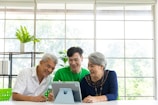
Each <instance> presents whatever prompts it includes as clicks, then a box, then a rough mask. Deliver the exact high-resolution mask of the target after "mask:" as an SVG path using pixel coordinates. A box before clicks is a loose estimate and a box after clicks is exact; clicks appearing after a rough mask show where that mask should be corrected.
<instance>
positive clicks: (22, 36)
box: [16, 26, 40, 52]
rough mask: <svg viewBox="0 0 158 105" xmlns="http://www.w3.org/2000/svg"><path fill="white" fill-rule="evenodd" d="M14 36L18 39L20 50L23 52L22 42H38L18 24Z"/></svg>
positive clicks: (38, 40)
mask: <svg viewBox="0 0 158 105" xmlns="http://www.w3.org/2000/svg"><path fill="white" fill-rule="evenodd" d="M16 38H17V39H18V40H19V41H20V51H21V52H24V44H25V43H28V42H31V41H32V42H34V43H36V42H40V39H37V38H36V37H35V36H34V35H30V33H29V32H28V30H27V28H26V27H25V26H20V28H19V29H17V31H16Z"/></svg>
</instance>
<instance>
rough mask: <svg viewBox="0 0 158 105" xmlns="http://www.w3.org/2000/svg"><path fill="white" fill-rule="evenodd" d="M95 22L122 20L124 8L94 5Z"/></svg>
mask: <svg viewBox="0 0 158 105" xmlns="http://www.w3.org/2000/svg"><path fill="white" fill-rule="evenodd" d="M96 6H97V7H96V20H124V7H123V6H118V5H102V4H100V5H99V4H98V5H96Z"/></svg>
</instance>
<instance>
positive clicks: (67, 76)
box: [53, 66, 89, 82]
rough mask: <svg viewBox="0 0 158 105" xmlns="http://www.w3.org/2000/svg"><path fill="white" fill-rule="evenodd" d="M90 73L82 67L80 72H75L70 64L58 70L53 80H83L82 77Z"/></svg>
mask: <svg viewBox="0 0 158 105" xmlns="http://www.w3.org/2000/svg"><path fill="white" fill-rule="evenodd" d="M87 74H89V71H88V70H87V69H85V68H81V71H80V72H79V73H73V72H72V71H71V69H70V66H67V67H64V68H61V69H59V70H57V71H56V73H55V75H54V79H53V81H79V82H80V81H81V80H82V78H83V77H84V76H85V75H87Z"/></svg>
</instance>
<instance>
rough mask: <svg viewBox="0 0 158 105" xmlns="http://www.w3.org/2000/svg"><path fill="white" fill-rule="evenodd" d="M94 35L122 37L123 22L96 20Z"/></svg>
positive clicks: (110, 37) (109, 37)
mask: <svg viewBox="0 0 158 105" xmlns="http://www.w3.org/2000/svg"><path fill="white" fill-rule="evenodd" d="M96 37H97V38H107V39H122V38H124V22H123V21H97V22H96Z"/></svg>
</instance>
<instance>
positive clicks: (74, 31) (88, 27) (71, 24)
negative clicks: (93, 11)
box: [66, 21, 94, 38]
mask: <svg viewBox="0 0 158 105" xmlns="http://www.w3.org/2000/svg"><path fill="white" fill-rule="evenodd" d="M66 33H67V34H66V35H67V38H94V22H93V21H67V22H66Z"/></svg>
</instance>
